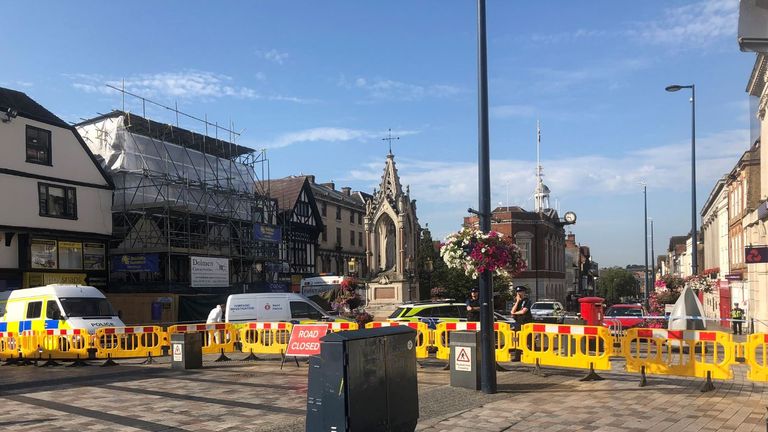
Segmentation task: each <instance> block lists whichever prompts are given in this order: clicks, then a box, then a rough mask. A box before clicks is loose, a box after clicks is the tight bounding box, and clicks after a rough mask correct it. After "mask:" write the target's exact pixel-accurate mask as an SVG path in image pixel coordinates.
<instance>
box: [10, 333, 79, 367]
mask: <svg viewBox="0 0 768 432" xmlns="http://www.w3.org/2000/svg"><path fill="white" fill-rule="evenodd" d="M91 338H92V336H91V335H90V334H88V330H86V329H49V330H41V331H35V330H27V331H24V332H22V333H21V334H20V338H19V342H20V343H19V345H20V350H21V353H22V354H23V355H24V357H25V358H28V359H42V360H49V359H51V360H65V359H81V360H87V359H88V349H89V348H90V347H91V345H92V344H91Z"/></svg>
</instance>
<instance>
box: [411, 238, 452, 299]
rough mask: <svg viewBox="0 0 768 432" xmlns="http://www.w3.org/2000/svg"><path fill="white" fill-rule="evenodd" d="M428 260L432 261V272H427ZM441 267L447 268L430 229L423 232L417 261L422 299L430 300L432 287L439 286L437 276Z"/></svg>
mask: <svg viewBox="0 0 768 432" xmlns="http://www.w3.org/2000/svg"><path fill="white" fill-rule="evenodd" d="M427 260H431V261H432V272H428V271H427ZM441 265H442V267H445V264H444V263H443V260H441V259H440V254H439V253H438V252H437V251H436V250H435V246H434V243H433V240H432V233H430V232H429V229H424V230H422V231H421V239H419V247H418V258H417V260H416V266H417V267H416V270H417V271H418V273H419V298H420V299H428V298H429V297H430V290H431V289H432V287H434V286H439V285H436V284H435V281H436V279H435V276H436V275H437V273H438V271H439V269H440V268H441V267H440V266H441Z"/></svg>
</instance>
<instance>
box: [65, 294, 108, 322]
mask: <svg viewBox="0 0 768 432" xmlns="http://www.w3.org/2000/svg"><path fill="white" fill-rule="evenodd" d="M59 300H60V301H61V306H62V307H63V308H64V312H65V313H66V314H67V316H68V317H80V318H95V317H112V316H116V315H117V314H116V313H115V311H114V309H112V306H111V305H110V304H109V301H108V300H107V299H104V298H94V297H72V298H62V299H59Z"/></svg>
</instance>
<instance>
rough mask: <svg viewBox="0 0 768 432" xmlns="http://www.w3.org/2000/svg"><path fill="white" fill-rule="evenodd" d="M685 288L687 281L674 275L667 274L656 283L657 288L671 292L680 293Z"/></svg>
mask: <svg viewBox="0 0 768 432" xmlns="http://www.w3.org/2000/svg"><path fill="white" fill-rule="evenodd" d="M684 286H685V279H683V278H681V277H680V276H675V275H673V274H665V275H664V276H662V277H661V279H659V280H657V281H656V287H657V288H664V287H666V288H667V289H668V290H670V291H680V290H682V289H683V287H684Z"/></svg>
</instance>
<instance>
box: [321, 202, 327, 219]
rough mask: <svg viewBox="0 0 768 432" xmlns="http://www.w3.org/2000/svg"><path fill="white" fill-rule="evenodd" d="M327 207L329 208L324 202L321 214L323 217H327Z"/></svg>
mask: <svg viewBox="0 0 768 432" xmlns="http://www.w3.org/2000/svg"><path fill="white" fill-rule="evenodd" d="M326 207H327V206H326V204H325V203H324V202H322V203H320V212H321V214H322V215H323V216H325V214H326V210H327V209H326Z"/></svg>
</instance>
